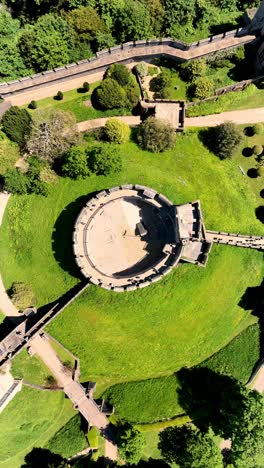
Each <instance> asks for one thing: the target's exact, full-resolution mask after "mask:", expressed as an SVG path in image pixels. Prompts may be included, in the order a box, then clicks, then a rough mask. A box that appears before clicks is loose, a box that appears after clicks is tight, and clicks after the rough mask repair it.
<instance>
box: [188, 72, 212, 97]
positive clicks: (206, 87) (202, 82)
mask: <svg viewBox="0 0 264 468" xmlns="http://www.w3.org/2000/svg"><path fill="white" fill-rule="evenodd" d="M188 91H189V92H190V94H191V96H192V97H194V98H196V99H199V100H202V99H206V98H208V97H210V96H213V94H214V82H213V81H212V80H211V79H210V78H207V76H201V77H200V78H197V79H196V80H195V81H194V83H193V84H191V85H190V87H189V90H188Z"/></svg>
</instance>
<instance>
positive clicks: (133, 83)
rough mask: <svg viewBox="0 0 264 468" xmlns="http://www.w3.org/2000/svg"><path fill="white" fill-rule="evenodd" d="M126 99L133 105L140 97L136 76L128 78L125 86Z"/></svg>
mask: <svg viewBox="0 0 264 468" xmlns="http://www.w3.org/2000/svg"><path fill="white" fill-rule="evenodd" d="M125 91H126V95H127V99H128V101H129V102H130V104H131V105H132V107H135V106H136V105H137V104H138V101H139V98H140V90H139V86H138V83H137V80H136V77H135V76H134V75H131V76H130V80H129V83H128V85H127V86H126V87H125Z"/></svg>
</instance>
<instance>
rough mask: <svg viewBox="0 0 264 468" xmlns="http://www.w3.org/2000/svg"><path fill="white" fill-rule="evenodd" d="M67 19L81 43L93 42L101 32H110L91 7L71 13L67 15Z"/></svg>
mask: <svg viewBox="0 0 264 468" xmlns="http://www.w3.org/2000/svg"><path fill="white" fill-rule="evenodd" d="M66 19H67V22H68V23H69V24H70V25H71V26H72V27H73V29H74V31H75V32H76V34H77V35H78V37H79V40H80V41H81V42H93V41H94V40H95V39H96V34H97V33H98V32H99V31H101V32H108V30H107V27H106V25H105V23H104V21H103V20H102V19H101V18H100V16H99V15H98V13H97V11H96V10H94V8H91V7H90V6H88V7H81V8H78V9H77V10H72V11H70V12H69V13H67V15H66Z"/></svg>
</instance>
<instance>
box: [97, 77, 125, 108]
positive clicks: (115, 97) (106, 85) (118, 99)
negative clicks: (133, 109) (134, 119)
mask: <svg viewBox="0 0 264 468" xmlns="http://www.w3.org/2000/svg"><path fill="white" fill-rule="evenodd" d="M95 96H96V100H97V102H98V104H99V106H100V107H102V108H103V109H114V108H118V107H125V105H126V103H127V97H126V92H125V90H124V89H123V88H122V87H121V86H120V85H119V84H118V83H117V81H115V80H113V79H112V78H106V79H105V80H103V81H102V83H101V85H100V86H99V87H98V88H96V90H95Z"/></svg>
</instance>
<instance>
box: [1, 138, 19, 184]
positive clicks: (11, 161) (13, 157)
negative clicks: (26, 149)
mask: <svg viewBox="0 0 264 468" xmlns="http://www.w3.org/2000/svg"><path fill="white" fill-rule="evenodd" d="M18 159H19V151H18V146H17V144H16V143H13V142H12V141H10V140H9V139H8V138H7V137H6V136H5V135H4V133H2V132H0V176H1V175H4V173H5V172H6V170H7V169H12V168H13V167H14V165H15V163H16V161H17V160H18Z"/></svg>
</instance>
